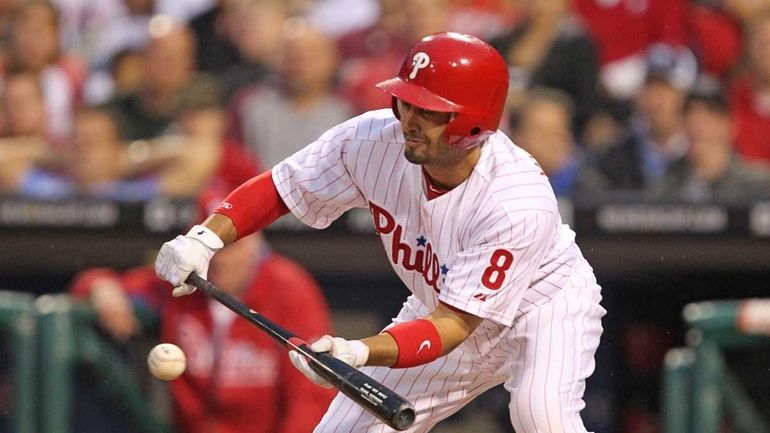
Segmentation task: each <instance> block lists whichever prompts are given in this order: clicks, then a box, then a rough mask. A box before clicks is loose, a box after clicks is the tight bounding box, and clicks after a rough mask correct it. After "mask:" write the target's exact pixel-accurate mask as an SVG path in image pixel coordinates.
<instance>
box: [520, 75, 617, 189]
mask: <svg viewBox="0 0 770 433" xmlns="http://www.w3.org/2000/svg"><path fill="white" fill-rule="evenodd" d="M572 113H573V104H572V101H571V100H570V98H569V96H568V95H567V94H565V93H563V92H561V91H559V90H555V89H546V88H538V89H533V90H531V91H530V92H528V93H527V96H526V103H525V104H524V106H523V107H522V108H521V110H520V111H519V113H518V116H516V119H517V121H516V122H514V132H513V137H514V141H515V142H516V144H517V145H519V146H521V147H522V148H523V149H524V150H526V151H527V152H529V153H530V154H531V155H532V156H533V157H534V158H535V159H536V160H537V161H538V163H539V164H540V166H541V167H542V168H543V171H544V172H545V174H546V175H547V176H548V180H549V181H550V182H551V186H552V187H553V190H554V193H556V196H557V197H570V196H578V195H580V194H583V193H592V192H594V191H595V190H596V189H599V188H600V186H601V185H602V179H601V177H600V176H599V175H598V174H597V173H595V172H594V171H593V170H592V169H590V167H589V162H588V158H587V157H586V154H585V153H584V149H582V148H581V147H580V146H578V145H577V144H576V142H575V138H574V136H573V134H572V130H571V125H572Z"/></svg>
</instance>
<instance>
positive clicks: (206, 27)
mask: <svg viewBox="0 0 770 433" xmlns="http://www.w3.org/2000/svg"><path fill="white" fill-rule="evenodd" d="M228 3H232V0H217V1H216V2H215V4H214V7H212V8H211V9H209V10H207V11H205V12H203V13H201V14H200V15H198V16H196V17H194V18H193V19H192V20H190V28H191V29H192V31H193V33H194V34H195V40H196V45H195V46H196V47H197V56H196V57H197V59H198V69H199V70H201V71H203V72H210V73H213V74H217V73H220V72H222V71H224V70H225V69H227V68H228V67H230V66H231V65H233V64H235V63H236V62H237V61H238V49H237V48H236V47H235V44H234V43H233V41H232V39H231V37H230V29H229V27H230V26H231V23H230V22H229V21H230V20H229V19H228V17H227V13H226V8H227V5H228ZM255 25H258V24H257V23H255Z"/></svg>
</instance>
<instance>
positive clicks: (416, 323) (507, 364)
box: [156, 33, 605, 433]
mask: <svg viewBox="0 0 770 433" xmlns="http://www.w3.org/2000/svg"><path fill="white" fill-rule="evenodd" d="M378 87H379V88H380V89H382V90H383V91H385V92H387V93H389V94H390V95H392V97H393V98H392V102H393V103H392V108H391V109H387V110H378V111H372V112H368V113H365V114H362V115H361V116H358V117H356V118H353V119H351V120H349V121H347V122H344V123H342V124H340V125H338V126H335V127H333V128H332V129H330V130H329V131H327V132H326V133H324V134H323V135H322V136H321V137H320V138H319V139H318V140H317V141H315V142H314V143H311V144H310V145H308V146H307V147H306V148H304V149H303V150H301V151H299V152H297V153H296V154H294V155H293V156H291V157H289V158H287V159H285V160H284V161H282V162H280V163H278V164H277V165H276V166H275V167H273V169H272V170H270V171H269V172H266V173H263V174H262V175H259V176H257V177H255V178H254V179H252V180H250V181H248V182H246V183H244V184H243V185H241V186H240V187H238V188H237V189H236V190H234V191H233V192H232V193H231V194H230V195H229V196H228V197H227V199H226V200H225V201H224V202H223V203H222V204H221V206H220V207H219V208H218V209H217V210H216V211H215V213H214V214H213V215H211V216H210V217H209V218H208V219H207V220H206V221H205V222H204V223H203V224H202V225H198V226H195V227H193V228H192V229H191V230H190V232H188V233H187V234H186V235H184V236H177V237H176V238H175V239H174V240H172V241H169V242H167V243H165V244H164V245H163V247H162V248H161V251H160V253H159V254H158V258H157V262H156V271H157V273H158V275H159V276H160V277H161V278H163V279H165V280H167V281H169V282H171V283H172V284H173V285H174V286H175V287H176V288H175V289H174V292H173V293H174V295H176V296H181V295H185V294H189V293H191V292H192V291H193V290H194V289H193V288H192V287H191V286H188V285H186V284H184V281H185V279H186V278H187V276H188V275H189V274H190V273H191V272H196V273H197V274H199V275H201V276H203V277H205V276H206V272H207V267H208V262H209V260H210V259H211V257H212V256H213V255H214V254H215V253H216V251H218V250H219V249H220V248H222V246H223V245H224V244H226V243H229V242H232V241H235V240H237V239H239V238H241V237H244V236H247V235H248V234H250V233H252V232H254V231H256V230H259V229H261V228H263V227H265V226H267V225H268V224H270V223H271V222H272V221H274V220H275V219H277V218H278V217H280V216H281V215H283V214H285V213H287V212H292V213H293V214H294V215H295V216H296V217H297V218H299V219H300V220H301V221H303V222H304V223H306V224H308V225H310V226H312V227H314V228H319V229H321V228H324V227H327V226H328V225H329V224H330V223H331V222H332V221H334V220H335V219H337V218H338V217H339V216H340V215H342V214H343V213H344V212H345V211H347V210H348V209H351V208H354V207H365V208H368V209H369V210H370V212H371V214H372V217H373V221H374V227H375V230H376V232H377V233H378V235H379V236H380V238H381V239H382V243H383V246H384V247H385V253H386V255H387V257H388V258H389V260H390V262H391V264H392V265H393V269H394V270H395V271H396V273H397V274H398V275H399V277H400V278H401V279H402V280H403V281H404V283H405V284H406V285H407V287H408V288H409V289H410V290H411V292H412V294H411V295H410V296H409V298H408V299H407V300H406V302H404V305H403V308H402V309H401V311H400V312H399V314H398V316H397V317H396V318H395V319H394V320H393V322H392V323H391V324H390V325H388V326H387V327H386V328H385V330H384V331H383V332H381V333H380V334H378V335H374V336H371V337H367V338H363V339H361V340H352V341H350V340H346V339H344V338H341V337H331V336H324V337H322V338H321V339H320V340H318V341H316V342H315V343H314V344H313V345H312V349H313V350H315V351H319V352H320V351H328V352H329V353H330V354H331V355H332V356H335V357H337V358H339V359H341V360H343V361H345V362H347V363H348V364H350V365H352V366H354V367H357V368H359V367H360V368H361V369H362V370H363V371H364V372H366V373H367V374H369V375H370V376H372V377H373V378H374V379H376V380H378V381H380V382H381V383H383V384H384V385H385V386H388V387H389V388H391V389H393V390H394V391H396V392H397V393H399V394H401V395H402V396H404V397H406V398H407V399H408V400H410V401H411V402H412V403H413V404H414V405H415V410H416V414H417V416H416V420H415V422H414V424H413V426H412V427H411V428H410V429H409V430H408V431H410V432H426V431H428V430H430V429H431V427H433V426H434V425H435V424H436V423H437V422H439V421H440V420H442V419H444V418H446V417H448V416H449V415H451V414H452V413H454V412H456V411H457V410H459V409H460V408H461V407H463V406H464V405H465V404H467V403H468V402H469V401H471V400H472V399H473V398H475V397H476V396H478V395H479V394H481V393H482V392H484V391H485V390H487V389H489V388H491V387H493V386H495V385H498V384H500V383H503V384H504V385H505V388H506V389H507V390H508V391H509V392H510V394H511V401H510V415H511V422H512V423H513V426H514V427H515V429H516V431H517V432H520V433H535V432H538V433H542V432H585V431H586V429H585V427H584V426H583V422H582V420H581V418H580V415H579V412H580V410H581V409H582V408H583V407H584V406H585V404H584V403H583V400H582V395H583V391H584V388H585V380H586V378H587V377H588V376H589V375H590V374H591V373H592V372H593V369H594V360H593V357H594V352H595V351H596V348H597V346H598V344H599V337H600V335H601V332H602V326H601V318H602V316H603V315H604V314H605V310H604V309H603V308H602V307H601V306H600V305H599V301H600V299H601V295H600V288H599V286H598V285H597V283H596V279H595V277H594V275H593V270H592V269H591V267H590V266H589V264H588V263H587V262H586V260H585V259H584V258H583V256H582V254H581V252H580V250H579V249H578V247H577V246H576V244H575V241H574V237H575V236H574V233H573V232H572V231H571V230H570V229H569V227H567V226H565V225H563V224H562V223H561V219H560V217H559V213H558V212H557V206H556V200H555V198H554V194H553V191H552V190H551V187H550V186H549V183H548V179H547V178H546V176H545V175H544V174H543V172H542V170H541V169H540V167H539V166H538V164H537V162H536V161H535V160H534V159H533V158H532V157H531V156H530V155H529V154H528V153H526V152H525V151H523V150H522V149H520V148H519V147H517V146H516V145H515V144H513V143H512V142H511V140H510V139H508V138H507V137H506V136H505V135H504V134H503V133H502V132H501V131H499V130H498V129H497V128H498V126H499V123H500V119H501V116H502V112H503V105H504V102H505V97H506V93H507V88H508V74H507V68H506V64H505V62H504V60H503V59H502V58H501V57H500V55H499V54H498V53H497V52H496V51H495V50H494V49H493V48H492V47H490V46H489V45H487V44H486V43H485V42H483V41H481V40H479V39H477V38H475V37H472V36H468V35H462V34H457V33H439V34H436V35H432V36H429V37H426V38H424V39H423V40H421V41H420V42H418V43H417V44H416V45H415V46H414V47H413V48H412V49H411V50H410V52H409V53H408V55H407V57H406V59H405V60H404V63H403V65H402V66H401V69H400V71H399V73H398V76H397V77H395V78H393V79H390V80H386V81H384V82H381V83H379V84H378ZM289 356H290V358H291V360H292V362H293V364H294V365H295V367H297V368H298V369H299V370H300V371H302V372H303V373H304V374H305V375H306V376H307V377H308V378H310V380H312V381H314V382H315V383H317V384H319V385H327V386H328V384H327V383H326V382H325V381H324V380H323V379H322V378H321V377H319V376H318V375H316V374H315V373H314V372H313V371H312V370H311V369H310V368H309V367H308V364H307V362H306V360H305V359H304V358H303V357H302V356H301V355H298V354H297V353H293V352H290V354H289ZM315 431H316V432H320V433H334V432H337V433H341V432H389V431H392V429H390V428H389V427H387V426H386V425H385V424H383V423H382V422H381V421H379V420H378V419H376V418H375V417H374V416H372V415H370V414H369V413H368V412H366V411H365V410H364V409H362V408H361V407H359V406H358V405H356V404H355V403H353V402H352V401H351V400H349V399H347V398H345V397H344V396H342V395H341V394H339V395H338V396H337V398H336V399H335V400H334V401H333V402H332V404H331V406H330V407H329V410H328V411H327V412H326V414H325V416H324V417H323V419H322V421H321V423H320V424H319V425H318V427H317V428H316V430H315Z"/></svg>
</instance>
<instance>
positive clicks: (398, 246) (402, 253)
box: [369, 201, 442, 293]
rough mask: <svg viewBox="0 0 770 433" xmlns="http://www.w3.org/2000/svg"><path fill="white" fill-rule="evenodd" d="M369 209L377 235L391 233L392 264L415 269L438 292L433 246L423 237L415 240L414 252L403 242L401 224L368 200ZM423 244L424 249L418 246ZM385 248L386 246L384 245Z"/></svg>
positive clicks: (438, 270) (438, 271) (438, 275)
mask: <svg viewBox="0 0 770 433" xmlns="http://www.w3.org/2000/svg"><path fill="white" fill-rule="evenodd" d="M369 209H370V210H371V211H372V217H374V229H375V230H376V231H377V234H379V235H389V234H391V233H392V234H393V237H392V239H391V243H390V260H391V261H392V262H393V264H398V265H401V266H402V267H403V268H404V269H406V270H407V271H415V272H419V273H420V274H422V278H423V280H425V282H426V283H428V285H429V286H431V287H433V290H434V291H435V292H436V293H439V292H440V290H439V288H438V284H437V283H438V279H439V277H440V276H441V274H442V269H441V267H440V264H439V262H438V256H437V255H436V253H434V252H433V246H432V245H431V244H430V242H427V241H426V240H425V238H424V237H422V236H421V237H420V239H418V240H417V245H418V247H416V248H415V250H414V252H413V251H412V247H410V246H409V245H408V244H407V243H405V242H403V241H402V239H401V235H402V233H403V231H404V228H403V227H401V224H396V220H395V218H393V216H392V215H391V214H390V213H388V211H386V210H385V209H383V208H381V207H379V206H377V205H376V204H374V203H372V202H371V201H370V202H369ZM419 246H424V247H425V249H422V248H419ZM386 248H387V246H386Z"/></svg>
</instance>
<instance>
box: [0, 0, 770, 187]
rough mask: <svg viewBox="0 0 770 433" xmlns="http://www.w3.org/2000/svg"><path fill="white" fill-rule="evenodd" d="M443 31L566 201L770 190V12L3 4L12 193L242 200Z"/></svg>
mask: <svg viewBox="0 0 770 433" xmlns="http://www.w3.org/2000/svg"><path fill="white" fill-rule="evenodd" d="M442 30H455V31H459V32H464V33H471V34H474V35H477V36H479V37H481V38H483V39H485V40H487V41H489V42H490V43H491V44H492V45H493V46H495V47H496V48H497V49H498V50H499V51H500V52H501V54H502V55H503V56H504V58H505V59H506V60H507V62H508V64H509V66H510V92H509V98H508V105H507V115H506V117H505V122H504V128H505V129H507V132H509V133H510V135H511V136H512V137H513V138H514V141H515V142H516V143H517V144H518V145H520V146H522V147H524V148H525V149H527V150H528V151H529V152H530V153H532V154H533V155H534V156H535V157H536V158H537V159H538V161H539V162H540V164H541V165H542V167H543V170H544V171H545V172H546V173H547V174H548V175H549V178H550V180H551V182H552V184H553V186H554V189H555V191H556V193H557V195H558V196H563V197H571V198H574V199H577V200H580V199H581V197H584V198H594V197H597V196H601V194H602V193H607V194H609V195H611V194H612V193H614V192H617V191H622V192H623V193H624V194H631V195H632V196H633V197H645V198H653V199H661V200H686V201H690V200H692V201H709V200H717V201H723V200H726V201H745V200H753V199H756V198H758V197H762V196H766V195H768V192H770V174H769V173H770V0H286V1H284V0H184V1H174V0H51V1H41V0H0V192H4V193H9V194H19V195H22V196H27V197H33V198H44V199H60V198H68V197H73V196H81V195H88V196H98V197H106V198H111V199H115V200H120V201H140V200H146V199H149V198H152V197H155V196H158V195H162V196H169V197H192V196H195V195H197V193H198V192H200V191H201V190H202V189H203V188H204V187H206V186H207V185H209V184H211V183H212V182H216V183H220V184H222V185H224V186H226V187H234V186H236V185H238V184H239V183H241V182H243V181H244V180H246V179H248V178H250V177H251V176H253V175H254V174H256V173H257V172H259V171H260V170H262V169H265V168H269V167H271V166H272V165H273V164H275V163H276V162H277V161H279V160H281V159H282V158H284V157H286V156H288V155H290V154H292V153H293V152H295V151H296V150H298V149H300V148H301V147H303V146H304V145H306V144H307V143H309V142H311V141H313V140H314V139H315V138H317V137H318V136H319V135H320V134H321V133H322V132H323V131H325V130H326V129H328V128H329V127H331V126H333V125H335V124H337V123H339V122H342V121H344V120H346V119H347V118H349V117H351V116H353V115H356V114H359V113H361V112H363V111H366V110H371V109H379V108H386V107H389V106H390V101H389V99H388V96H386V95H385V94H384V93H382V92H380V91H379V90H377V89H376V88H375V87H374V84H375V83H376V82H378V81H380V80H382V79H385V78H388V77H391V76H393V75H394V74H395V73H396V71H397V69H398V67H399V65H400V62H401V61H402V59H403V56H404V54H405V52H406V50H407V48H408V47H409V46H410V45H411V44H412V43H414V42H415V41H416V40H418V39H420V38H422V37H423V36H425V35H429V34H431V33H435V32H438V31H442ZM636 194H638V195H636Z"/></svg>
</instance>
